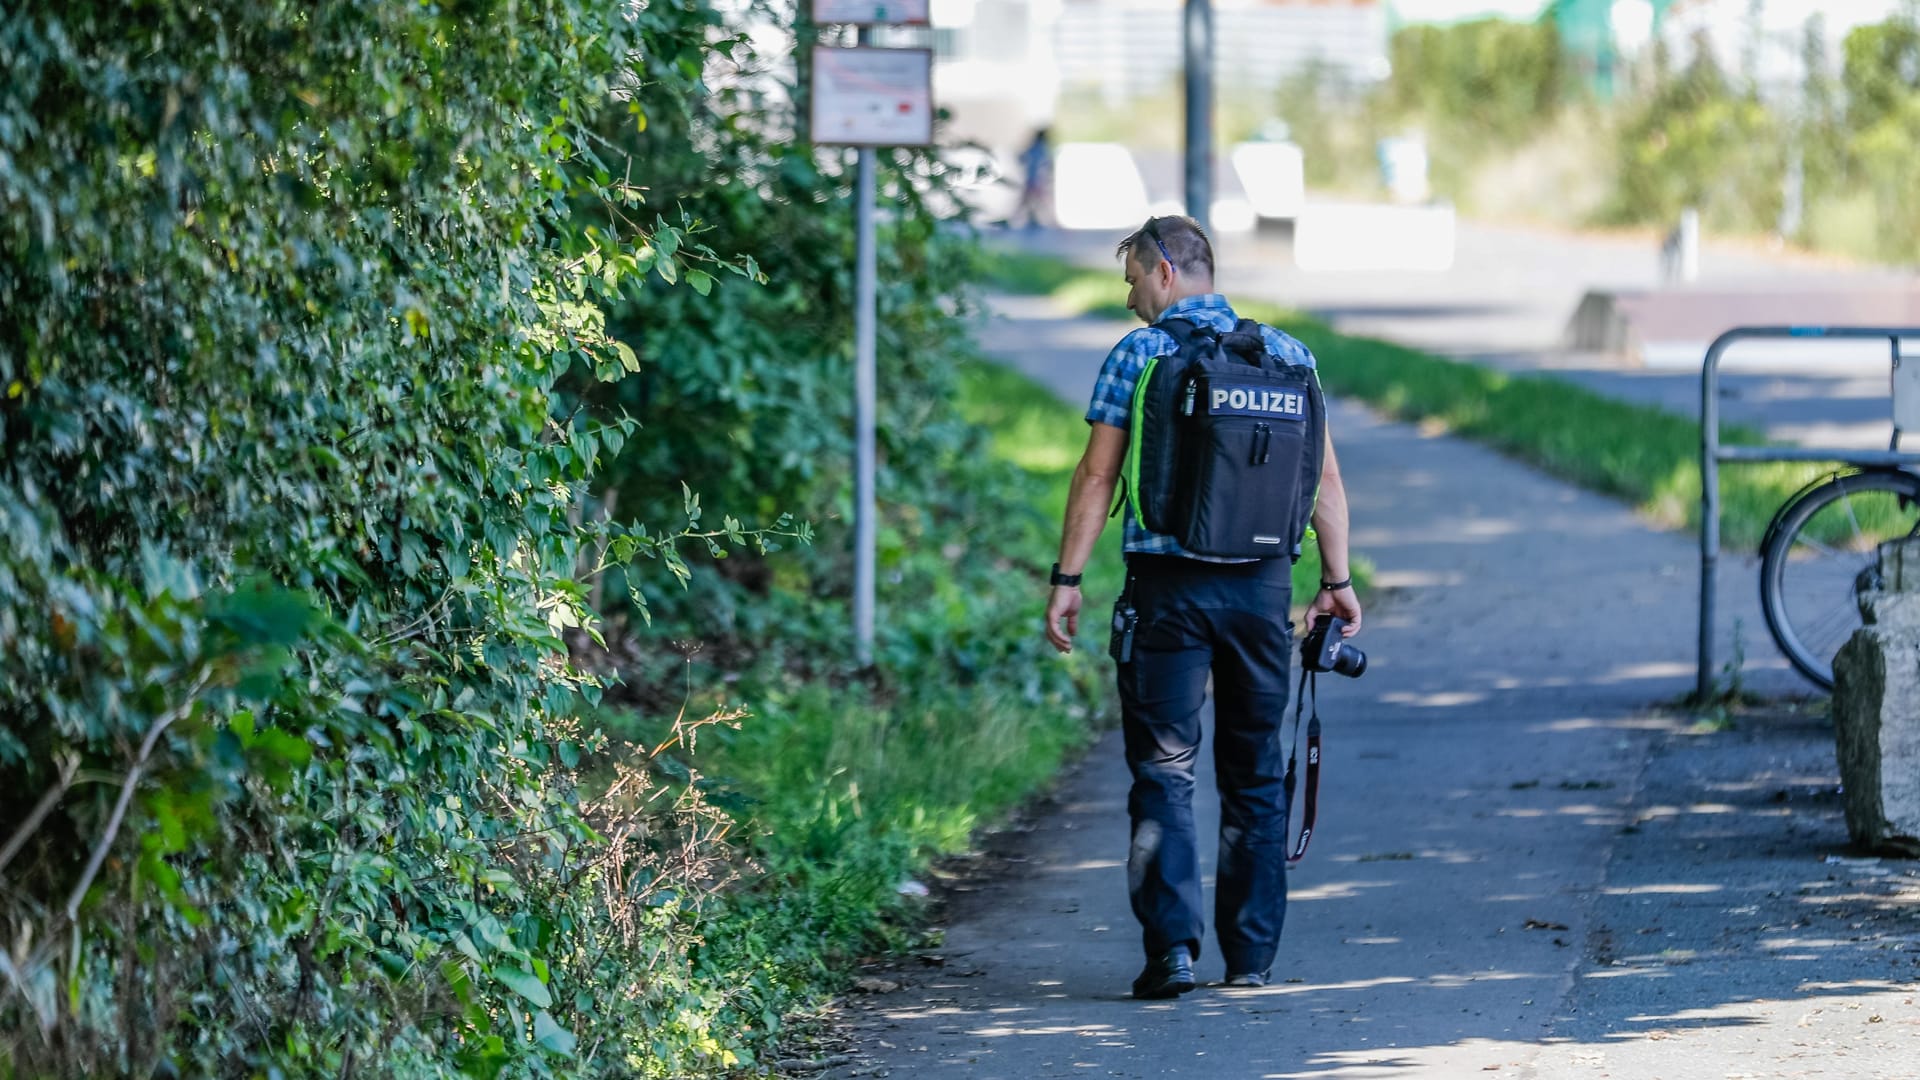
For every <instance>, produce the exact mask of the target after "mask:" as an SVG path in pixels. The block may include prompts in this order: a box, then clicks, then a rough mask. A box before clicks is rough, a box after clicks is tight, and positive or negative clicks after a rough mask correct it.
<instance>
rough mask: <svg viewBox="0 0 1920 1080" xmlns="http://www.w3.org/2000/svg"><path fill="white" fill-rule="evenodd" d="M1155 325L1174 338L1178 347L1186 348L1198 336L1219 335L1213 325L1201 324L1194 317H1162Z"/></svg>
mask: <svg viewBox="0 0 1920 1080" xmlns="http://www.w3.org/2000/svg"><path fill="white" fill-rule="evenodd" d="M1153 325H1154V328H1155V329H1157V330H1163V331H1165V332H1166V334H1167V336H1168V337H1171V338H1172V339H1173V345H1174V348H1176V349H1184V348H1186V347H1187V342H1188V341H1191V340H1192V339H1194V338H1196V337H1203V338H1211V337H1218V336H1219V334H1218V333H1216V332H1215V330H1214V329H1213V327H1211V326H1201V325H1200V324H1199V323H1197V322H1194V321H1193V320H1192V319H1179V318H1175V319H1162V320H1161V321H1159V322H1157V323H1154V324H1153Z"/></svg>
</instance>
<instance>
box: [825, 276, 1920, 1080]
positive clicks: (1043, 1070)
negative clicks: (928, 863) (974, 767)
mask: <svg viewBox="0 0 1920 1080" xmlns="http://www.w3.org/2000/svg"><path fill="white" fill-rule="evenodd" d="M1036 304H1037V302H1032V301H1008V302H1006V303H1003V304H1002V305H1000V306H1001V309H1002V311H1003V313H1011V314H1012V315H1014V316H1017V318H1006V317H1004V314H1003V317H1002V318H1001V319H1000V320H998V321H997V322H996V323H995V324H994V326H993V327H992V328H991V329H990V331H989V333H988V334H987V335H986V342H987V345H988V347H989V351H990V352H996V353H997V354H998V355H1000V356H1001V357H1002V358H1004V359H1005V360H1006V361H1007V362H1009V363H1012V364H1015V365H1016V366H1019V367H1021V368H1022V369H1024V370H1026V371H1028V372H1029V373H1031V374H1033V375H1035V376H1037V377H1039V378H1041V379H1042V380H1043V381H1044V382H1046V383H1047V384H1048V385H1049V386H1051V387H1053V388H1054V389H1056V390H1057V391H1058V392H1060V393H1061V394H1062V395H1063V396H1064V397H1066V398H1068V399H1069V400H1072V401H1075V402H1079V401H1082V400H1084V398H1085V395H1086V393H1087V390H1088V388H1089V387H1090V386H1091V384H1092V381H1093V374H1094V371H1095V370H1096V369H1097V366H1098V364H1099V361H1100V359H1101V357H1102V355H1103V354H1104V352H1105V350H1106V348H1107V347H1108V346H1109V345H1110V344H1111V343H1112V342H1113V340H1115V339H1116V338H1117V337H1118V332H1119V331H1122V330H1124V329H1125V327H1124V326H1115V325H1114V324H1111V323H1099V322H1095V321H1090V320H1057V319H1053V318H1051V317H1050V314H1051V313H1050V312H1049V311H1047V310H1046V309H1045V307H1044V305H1039V306H1036ZM1332 425H1333V430H1334V433H1335V438H1336V440H1337V442H1338V444H1339V449H1340V454H1341V461H1342V465H1343V468H1344V471H1345V472H1346V474H1347V476H1348V487H1349V492H1350V496H1351V502H1352V513H1353V521H1354V526H1355V528H1354V540H1353V542H1354V547H1355V549H1356V550H1357V551H1359V552H1362V553H1364V554H1365V555H1366V556H1367V557H1369V558H1370V559H1372V560H1373V562H1374V563H1375V565H1376V567H1377V569H1378V575H1377V578H1376V582H1377V585H1378V586H1379V594H1378V595H1376V596H1375V597H1374V599H1373V601H1372V606H1371V608H1370V610H1369V613H1368V620H1367V630H1366V633H1365V634H1364V635H1362V637H1361V638H1360V639H1359V640H1358V641H1357V642H1356V643H1357V644H1359V645H1360V646H1362V647H1363V648H1365V649H1366V650H1367V652H1368V653H1369V655H1370V657H1371V658H1372V667H1371V668H1370V670H1369V672H1368V674H1367V675H1366V677H1365V678H1363V679H1361V680H1358V681H1351V682H1350V681H1347V680H1343V679H1336V678H1332V677H1329V679H1328V680H1326V681H1324V682H1323V684H1322V693H1321V713H1322V716H1323V718H1324V719H1325V720H1326V725H1327V727H1326V746H1325V771H1324V781H1323V790H1322V793H1321V811H1320V828H1319V832H1318V834H1317V836H1316V838H1315V842H1314V846H1313V850H1312V852H1311V853H1310V854H1309V856H1308V858H1307V860H1306V862H1305V863H1304V864H1303V865H1302V866H1301V867H1300V868H1299V869H1298V870H1297V871H1295V872H1294V873H1293V874H1292V876H1291V879H1290V880H1291V888H1292V904H1291V905H1290V908H1289V914H1288V922H1287V928H1286V933H1285V938H1284V941H1283V943H1282V949H1281V958H1280V961H1279V963H1278V964H1276V966H1275V969H1274V977H1275V982H1274V985H1272V986H1270V987H1267V988H1264V989H1259V990H1228V989H1225V988H1222V987H1218V986H1203V987H1202V989H1200V990H1199V991H1198V992H1196V993H1194V994H1192V995H1189V996H1187V997H1185V998H1182V999H1180V1000H1178V1001H1174V1002H1164V1003H1143V1002H1136V1001H1133V1000H1131V999H1129V998H1128V997H1127V996H1126V993H1127V987H1128V983H1129V982H1130V980H1131V979H1132V977H1133V976H1134V974H1135V973H1136V972H1137V970H1138V968H1139V965H1140V962H1141V954H1140V944H1139V935H1138V930H1137V927H1136V924H1135V923H1134V921H1133V919H1132V916H1131V915H1130V913H1129V912H1128V909H1127V901H1126V891H1125V876H1124V867H1123V860H1124V858H1125V853H1126V848H1127V822H1126V811H1125V803H1126V786H1127V776H1126V771H1125V768H1124V766H1123V765H1122V763H1121V755H1120V750H1119V746H1118V740H1117V738H1112V737H1109V738H1108V739H1106V740H1105V741H1104V742H1103V743H1102V744H1101V745H1099V746H1097V747H1095V748H1094V750H1093V751H1092V752H1091V753H1090V754H1089V756H1088V757H1087V759H1086V760H1085V762H1084V764H1083V765H1082V766H1081V767H1080V768H1079V769H1078V770H1076V771H1075V772H1074V773H1072V774H1071V775H1069V776H1068V777H1066V778H1064V780H1063V782H1062V785H1061V787H1060V788H1059V790H1058V792H1057V794H1056V796H1055V797H1054V799H1053V802H1052V804H1051V806H1050V808H1049V809H1048V810H1047V812H1045V813H1039V814H1036V815H1034V816H1033V818H1032V823H1031V824H1030V825H1029V826H1028V827H1026V828H1025V829H1024V830H1022V831H1019V832H1016V833H1010V834H1006V835H1002V836H1000V837H997V838H993V839H992V841H991V845H992V849H993V851H994V854H995V856H996V859H997V865H999V866H1001V867H1002V868H1003V871H1004V872H1003V873H1002V874H1001V875H1000V876H999V877H998V878H997V879H996V880H993V881H990V882H987V883H985V884H982V885H980V886H979V888H978V889H977V891H972V892H968V893H964V894H961V895H959V896H957V897H955V898H954V902H953V903H952V905H951V907H950V910H949V923H948V929H947V932H946V938H945V944H944V949H943V951H942V954H941V957H940V965H939V966H927V967H921V968H915V969H913V970H909V971H905V972H903V973H900V974H898V975H895V976H892V977H893V978H898V979H901V980H903V981H904V982H905V983H906V986H905V988H904V989H901V990H899V991H897V992H893V993H889V994H881V995H875V996H863V997H861V998H860V999H859V1001H858V1006H857V1007H858V1011H859V1012H860V1014H861V1021H860V1023H859V1024H858V1025H857V1036H858V1039H859V1043H860V1049H861V1052H860V1054H859V1055H858V1057H857V1059H856V1061H855V1062H854V1063H853V1064H851V1065H846V1066H842V1067H840V1068H838V1069H836V1070H833V1071H832V1072H831V1073H828V1074H826V1075H831V1076H835V1077H845V1076H854V1075H863V1076H872V1075H892V1076H916V1077H917V1076H936V1077H937V1076H954V1077H960V1076H965V1077H981V1078H1000V1077H1004V1078H1027V1077H1056V1076H1057V1077H1066V1076H1102V1077H1104V1076H1116V1077H1148V1076H1209V1077H1215V1076H1217V1077H1374V1076H1407V1077H1412V1076H1418V1077H1461V1076H1468V1075H1486V1074H1489V1073H1491V1074H1494V1075H1500V1076H1521V1077H1543V1078H1549V1077H1563V1076H1566V1077H1595V1078H1599V1077H1613V1078H1628V1077H1632V1078H1653V1077H1662V1078H1678V1077H1714V1078H1722V1077H1734V1076H1755V1077H1758V1076H1825V1077H1883V1076H1884V1077H1890V1078H1891V1077H1909V1076H1913V1075H1915V1074H1916V1072H1920V1070H1917V1069H1916V1068H1914V1067H1913V1066H1911V1065H1910V1064H1909V1061H1910V1058H1911V1047H1912V1046H1913V1045H1914V1036H1915V1035H1916V1033H1917V1032H1916V1025H1920V1010H1917V1009H1916V1008H1915V1006H1914V1004H1913V1000H1914V997H1915V995H1914V993H1913V992H1912V991H1913V988H1912V982H1911V981H1912V980H1913V979H1914V978H1915V976H1916V974H1917V973H1920V968H1916V967H1915V966H1914V963H1913V961H1914V958H1915V957H1916V956H1920V952H1916V951H1913V950H1915V949H1916V948H1920V946H1917V945H1916V941H1917V940H1920V938H1917V936H1916V931H1920V919H1917V918H1916V916H1915V906H1916V905H1915V899H1916V896H1917V895H1920V894H1916V891H1915V887H1916V886H1920V878H1916V877H1914V876H1913V875H1911V874H1909V873H1908V872H1907V870H1906V868H1905V867H1903V866H1899V865H1892V864H1887V865H1882V864H1875V863H1860V864H1853V863H1829V862H1826V861H1825V859H1826V858H1827V857H1828V856H1834V855H1844V854H1845V844H1846V834H1845V830H1844V827H1843V826H1842V825H1841V823H1840V817H1839V808H1838V805H1837V800H1836V799H1834V798H1833V796H1832V790H1833V785H1834V783H1835V782H1836V779H1835V776H1834V769H1833V765H1832V752H1831V743H1830V736H1829V735H1826V734H1825V732H1824V729H1823V727H1822V726H1821V724H1820V723H1819V722H1818V721H1817V720H1808V719H1805V718H1802V717H1799V716H1798V714H1797V713H1794V712H1793V711H1791V710H1788V711H1786V712H1782V713H1780V714H1779V715H1778V716H1775V715H1771V714H1770V715H1769V716H1767V717H1757V718H1750V719H1743V720H1741V721H1739V723H1738V724H1737V726H1735V727H1734V728H1733V730H1731V731H1719V732H1708V733H1695V732H1694V731H1693V729H1692V721H1691V719H1690V718H1687V717H1682V716H1677V715H1674V714H1671V713H1667V712H1662V711H1661V709H1660V704H1661V703H1662V702H1670V701H1672V700H1673V699H1675V698H1677V697H1678V696H1679V695H1680V694H1682V693H1684V692H1685V691H1686V690H1687V689H1689V688H1690V687H1691V685H1692V665H1691V660H1692V644H1691V643H1692V638H1693V626H1694V596H1695V590H1696V588H1697V586H1696V583H1695V578H1694V566H1695V565H1696V562H1695V547H1694V542H1693V540H1692V538H1691V537H1689V536H1685V535H1679V534H1673V533H1664V532H1659V531H1656V530H1653V529H1651V528H1649V527H1647V526H1646V525H1645V524H1644V523H1643V522H1641V521H1640V520H1639V519H1638V518H1637V517H1636V516H1635V515H1634V514H1633V513H1632V512H1631V511H1630V510H1628V509H1626V508H1625V507H1623V506H1621V505H1619V504H1617V503H1614V502H1611V501H1609V500H1606V499H1602V498H1599V497H1596V496H1592V495H1588V494H1586V493H1583V492H1580V491H1577V490H1574V489H1572V488H1569V487H1567V486H1565V485H1563V484H1561V483H1559V482H1557V481H1554V480H1551V479H1549V478H1546V477H1544V476H1542V475H1540V474H1538V473H1536V472H1534V471H1532V470H1530V469H1528V468H1525V467H1523V466H1520V465H1516V464H1514V463H1513V462H1510V461H1508V460H1506V459H1504V458H1501V457H1499V456H1498V455H1495V454H1493V453H1492V452H1490V451H1487V450H1484V449H1482V448H1480V447H1477V446H1474V445H1471V444H1467V443H1464V442H1461V441H1458V440H1455V439H1452V438H1447V437H1443V436H1437V435H1432V434H1427V433H1423V432H1421V431H1419V430H1417V429H1415V428H1412V427H1409V426H1406V425H1402V424H1397V423H1389V422H1385V421H1383V420H1381V419H1379V418H1378V417H1376V416H1374V415H1373V414H1371V413H1369V412H1366V411H1364V410H1362V409H1359V408H1356V407H1352V406H1348V405H1342V404H1337V403H1336V407H1335V409H1334V412H1333V414H1332ZM1109 532H1110V535H1109V536H1107V537H1105V538H1103V540H1102V547H1101V553H1102V554H1101V555H1100V556H1099V557H1101V558H1117V543H1118V542H1117V535H1112V534H1117V532H1118V530H1117V529H1115V530H1109ZM1726 571H1727V574H1728V577H1727V579H1726V581H1725V582H1724V583H1723V587H1724V590H1725V595H1726V596H1727V598H1728V601H1729V605H1730V606H1729V610H1727V611H1726V612H1724V613H1723V617H1722V621H1721V625H1722V626H1723V627H1727V628H1729V630H1728V633H1727V635H1726V636H1728V637H1729V638H1731V636H1732V631H1731V628H1732V627H1733V626H1734V625H1735V624H1736V622H1738V623H1740V624H1742V625H1744V627H1746V628H1747V629H1746V631H1745V633H1744V638H1745V645H1746V648H1747V649H1748V651H1749V652H1750V653H1751V652H1756V651H1758V650H1761V649H1762V648H1766V649H1768V650H1769V651H1770V645H1769V644H1768V643H1767V642H1766V640H1765V631H1764V629H1763V628H1762V624H1761V622H1760V620H1759V617H1758V613H1757V610H1756V608H1757V604H1756V603H1755V600H1754V594H1755V592H1756V591H1757V590H1756V589H1755V587H1754V581H1755V575H1756V570H1755V568H1754V567H1753V565H1752V564H1751V563H1749V562H1744V561H1743V560H1739V559H1729V560H1727V566H1726ZM1109 600H1110V598H1104V597H1090V598H1089V604H1090V607H1091V609H1092V610H1093V611H1094V613H1095V615H1096V617H1095V618H1093V619H1090V620H1088V623H1087V624H1085V625H1087V626H1090V627H1092V629H1089V630H1088V631H1087V632H1086V633H1085V634H1083V642H1082V647H1085V648H1099V647H1100V646H1101V644H1102V642H1101V641H1098V640H1095V639H1096V638H1098V637H1099V636H1100V635H1099V633H1098V631H1099V629H1100V628H1101V627H1103V625H1104V620H1103V619H1102V618H1099V617H1097V616H1098V615H1099V614H1100V612H1101V610H1102V607H1103V605H1104V604H1105V603H1107V602H1108V601H1109ZM1040 603H1041V598H1040V597H1038V596H1036V597H1035V611H1036V616H1037V612H1038V609H1039V605H1040ZM1038 632H1039V631H1038V628H1037V626H1036V630H1035V633H1036V634H1037V633H1038ZM1729 644H1730V643H1729ZM1728 647H1729V646H1728V645H1726V644H1723V646H1722V648H1723V649H1725V648H1728ZM1723 655H1725V654H1724V653H1723ZM1746 677H1747V679H1748V683H1749V685H1750V686H1752V685H1756V684H1757V685H1758V688H1760V689H1762V690H1766V691H1780V692H1797V691H1798V689H1799V686H1798V684H1797V683H1796V682H1794V681H1793V678H1792V677H1791V675H1790V674H1789V673H1787V672H1786V671H1785V669H1784V666H1783V665H1778V664H1775V665H1771V666H1757V667H1750V668H1749V669H1748V671H1747V676H1746ZM1823 740H1826V741H1823ZM1207 758H1208V756H1207V755H1206V754H1204V753H1203V754H1202V756H1201V760H1202V762H1203V763H1204V762H1205V761H1206V760H1207ZM1202 785H1203V786H1202V790H1201V791H1200V792H1199V793H1198V794H1197V796H1196V809H1198V810H1199V812H1200V817H1201V822H1200V829H1201V835H1202V836H1203V838H1204V837H1208V836H1210V835H1211V834H1212V832H1213V829H1214V828H1215V824H1214V822H1215V821H1217V816H1216V814H1217V807H1216V806H1215V805H1214V802H1215V798H1214V795H1213V789H1212V787H1211V778H1210V777H1208V776H1205V775H1203V776H1202ZM1206 846H1209V847H1210V846H1211V845H1210V844H1208V845H1206ZM1199 969H1200V972H1201V975H1202V978H1203V980H1217V979H1218V978H1219V977H1220V976H1221V974H1222V973H1221V971H1220V969H1219V961H1218V957H1217V955H1216V954H1215V953H1214V950H1213V943H1212V942H1211V941H1209V942H1208V944H1207V955H1206V956H1205V957H1203V959H1202V961H1201V963H1200V965H1199Z"/></svg>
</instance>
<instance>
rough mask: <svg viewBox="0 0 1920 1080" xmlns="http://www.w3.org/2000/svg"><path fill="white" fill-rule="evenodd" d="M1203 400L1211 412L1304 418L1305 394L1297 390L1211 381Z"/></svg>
mask: <svg viewBox="0 0 1920 1080" xmlns="http://www.w3.org/2000/svg"><path fill="white" fill-rule="evenodd" d="M1206 400H1207V412H1208V414H1209V415H1212V416H1265V417H1273V418H1276V419H1280V420H1305V419H1306V418H1307V395H1306V394H1304V393H1301V392H1300V391H1298V390H1276V389H1274V388H1272V387H1269V386H1232V385H1224V386H1223V385H1221V384H1220V383H1214V384H1213V385H1211V386H1209V387H1208V388H1207V391H1206Z"/></svg>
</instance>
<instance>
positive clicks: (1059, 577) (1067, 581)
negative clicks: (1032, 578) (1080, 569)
mask: <svg viewBox="0 0 1920 1080" xmlns="http://www.w3.org/2000/svg"><path fill="white" fill-rule="evenodd" d="M1047 580H1048V581H1049V582H1050V583H1051V584H1054V585H1067V586H1071V587H1073V588H1076V589H1077V588H1079V587H1080V575H1079V574H1063V573H1061V572H1060V564H1059V563H1054V564H1053V576H1052V577H1050V578H1048V579H1047Z"/></svg>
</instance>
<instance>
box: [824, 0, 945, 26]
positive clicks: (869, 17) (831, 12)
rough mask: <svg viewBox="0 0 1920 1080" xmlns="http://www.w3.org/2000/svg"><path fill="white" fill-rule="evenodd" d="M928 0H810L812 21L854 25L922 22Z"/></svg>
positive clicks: (925, 22)
mask: <svg viewBox="0 0 1920 1080" xmlns="http://www.w3.org/2000/svg"><path fill="white" fill-rule="evenodd" d="M928 3H929V0H813V21H814V22H817V23H820V24H822V25H825V24H829V23H852V24H854V25H857V26H882V25H886V26H925V25H926V24H927V7H928Z"/></svg>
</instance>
